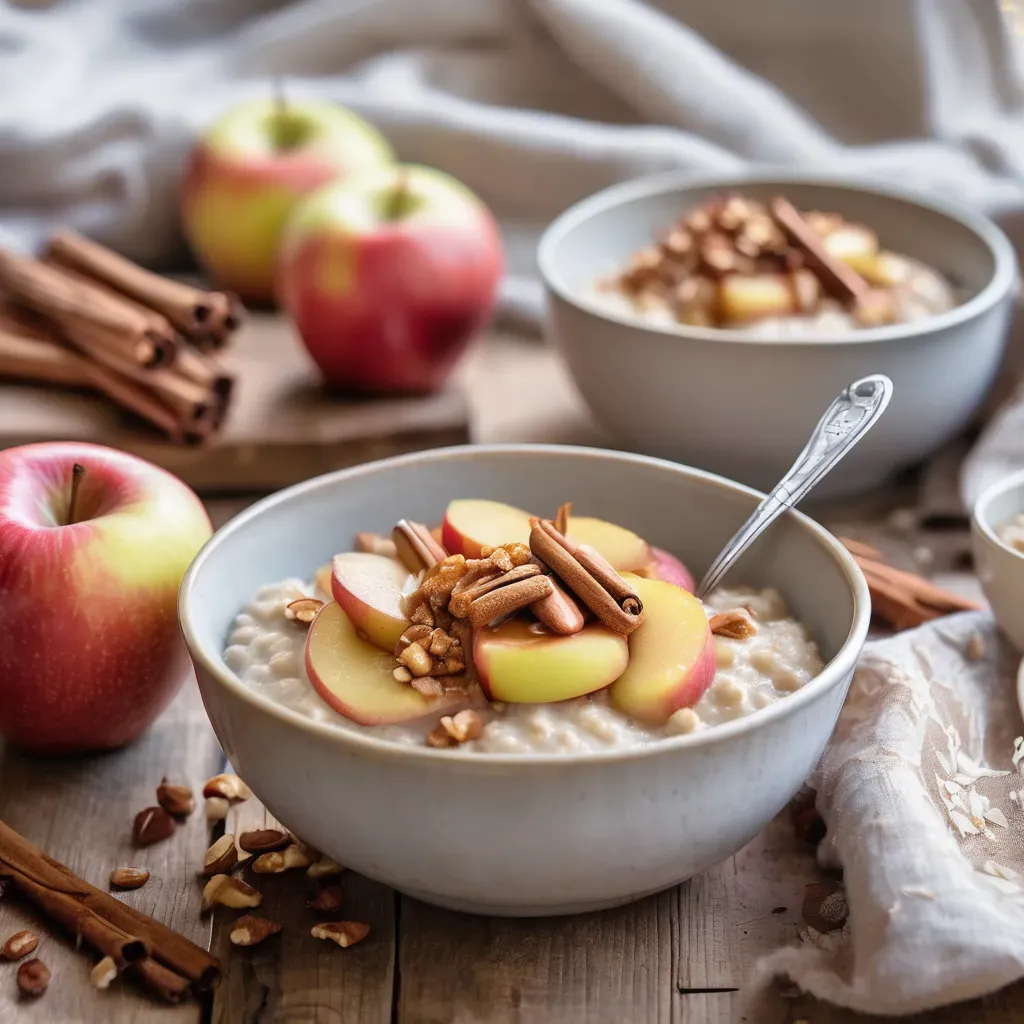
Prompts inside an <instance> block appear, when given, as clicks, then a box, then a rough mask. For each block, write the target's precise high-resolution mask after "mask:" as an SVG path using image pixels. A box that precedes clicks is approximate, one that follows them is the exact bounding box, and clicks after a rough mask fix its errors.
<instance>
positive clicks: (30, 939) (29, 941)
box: [0, 932, 39, 960]
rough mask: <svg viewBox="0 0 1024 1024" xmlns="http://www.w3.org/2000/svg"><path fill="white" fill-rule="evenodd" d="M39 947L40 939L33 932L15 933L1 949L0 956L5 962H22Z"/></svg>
mask: <svg viewBox="0 0 1024 1024" xmlns="http://www.w3.org/2000/svg"><path fill="white" fill-rule="evenodd" d="M38 945H39V937H38V936H37V935H34V934H33V933H32V932H15V933H14V934H13V935H12V936H10V938H8V940H7V941H6V942H5V943H4V944H3V947H2V948H0V956H2V957H3V958H4V959H5V960H20V959H21V958H22V957H23V956H28V955H29V953H31V952H32V951H33V950H34V949H35V948H36V946H38Z"/></svg>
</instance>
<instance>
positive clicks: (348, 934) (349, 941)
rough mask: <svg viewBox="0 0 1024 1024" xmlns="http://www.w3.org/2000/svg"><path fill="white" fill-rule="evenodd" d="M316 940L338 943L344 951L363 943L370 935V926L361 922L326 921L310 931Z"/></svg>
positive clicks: (314, 926)
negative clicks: (348, 947) (346, 948)
mask: <svg viewBox="0 0 1024 1024" xmlns="http://www.w3.org/2000/svg"><path fill="white" fill-rule="evenodd" d="M309 934H310V935H312V936H313V938H314V939H328V940H329V941H331V942H336V943H337V944H338V945H339V946H341V948H342V949H344V948H345V947H346V946H354V945H355V944H356V943H357V942H362V941H363V939H365V938H366V936H367V935H369V934H370V926H369V925H368V924H363V923H362V922H361V921H325V922H324V923H323V924H315V925H313V927H312V928H311V929H310V930H309Z"/></svg>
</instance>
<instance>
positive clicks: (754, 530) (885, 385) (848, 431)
mask: <svg viewBox="0 0 1024 1024" xmlns="http://www.w3.org/2000/svg"><path fill="white" fill-rule="evenodd" d="M892 390H893V389H892V381H891V380H889V378H888V377H885V376H883V375H882V374H875V375H874V376H871V377H864V378H862V379H861V380H857V381H854V382H853V383H852V384H851V385H850V386H849V387H848V388H846V389H845V390H844V391H843V392H842V394H840V395H839V397H838V398H836V400H835V401H834V402H833V403H832V404H831V405H830V406H829V407H828V410H827V411H826V412H825V415H824V416H822V417H821V419H820V420H819V421H818V425H817V426H816V427H815V428H814V433H813V434H811V437H810V440H809V441H808V442H807V445H806V446H805V448H804V450H803V451H802V452H801V453H800V455H799V456H798V457H797V460H796V462H794V463H793V465H792V467H791V468H790V470H789V472H788V473H787V474H786V475H785V476H784V477H783V478H782V479H781V480H780V481H779V482H778V483H777V484H776V485H775V489H774V490H773V491H772V492H771V494H769V495H768V497H767V498H765V499H764V501H762V502H761V504H760V505H758V506H757V508H756V509H755V510H754V513H753V515H751V517H750V518H749V519H748V520H747V521H746V522H745V523H744V524H743V525H742V526H741V527H740V528H739V530H737V531H736V534H735V535H734V536H733V538H732V539H731V540H730V541H729V543H728V544H726V546H725V547H724V548H723V549H722V552H721V554H720V555H719V556H718V557H717V558H716V559H715V561H714V562H713V563H712V565H711V568H710V569H708V571H707V573H705V575H704V579H702V580H701V581H700V586H698V587H697V590H696V596H697V597H698V598H703V597H704V596H705V595H706V594H707V593H708V592H709V591H711V590H714V588H715V587H716V586H718V584H719V582H720V581H721V579H722V577H723V576H724V575H725V574H726V573H727V572H728V571H729V569H730V568H731V567H732V564H733V562H735V561H736V559H737V558H739V557H740V555H742V554H743V552H744V551H746V550H747V548H749V547H750V545H751V544H753V543H754V541H755V540H757V538H758V537H760V536H761V534H762V533H764V531H765V530H767V529H768V527H769V526H771V524H772V523H773V522H775V520H776V519H777V518H778V517H779V516H780V515H782V513H783V512H784V511H785V510H786V509H787V508H789V507H790V506H792V505H795V504H796V503H797V502H798V501H800V500H801V499H802V498H803V497H804V496H805V495H806V494H807V492H808V491H810V490H811V488H812V487H814V486H815V485H816V484H817V483H818V482H819V481H820V480H821V479H822V478H823V477H824V476H825V475H826V474H827V473H828V472H829V471H830V470H831V469H832V468H833V467H834V466H835V464H836V463H837V462H838V461H839V460H840V459H841V458H842V457H843V456H844V455H845V454H846V453H847V452H848V451H849V450H850V449H851V448H852V447H853V446H854V445H855V444H856V443H857V442H858V441H859V440H860V439H861V438H862V437H863V436H864V435H865V434H866V433H867V432H868V431H869V430H870V429H871V428H872V427H873V426H874V425H875V423H876V421H877V420H878V418H879V417H880V416H881V415H882V413H883V412H885V408H886V406H887V405H888V404H889V399H891V398H892Z"/></svg>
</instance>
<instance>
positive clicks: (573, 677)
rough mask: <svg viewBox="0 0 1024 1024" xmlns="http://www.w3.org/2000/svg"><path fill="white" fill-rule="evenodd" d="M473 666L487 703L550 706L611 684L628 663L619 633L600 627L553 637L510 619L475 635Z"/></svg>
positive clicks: (625, 646)
mask: <svg viewBox="0 0 1024 1024" xmlns="http://www.w3.org/2000/svg"><path fill="white" fill-rule="evenodd" d="M473 661H474V663H475V664H476V670H477V674H478V676H479V677H480V686H481V688H482V689H483V691H484V693H485V694H487V696H488V697H490V699H491V700H501V701H507V702H508V703H510V704H548V703H551V702H553V701H557V700H569V699H570V698H572V697H581V696H583V694H585V693H593V692H594V691H595V690H601V689H603V688H604V687H606V686H608V685H609V683H612V682H614V681H615V680H616V679H617V678H618V677H619V676H620V675H621V674H622V672H623V670H624V669H625V668H626V663H627V662H628V661H629V645H628V644H627V642H626V638H625V637H624V636H623V635H622V634H621V633H616V632H615V631H614V630H611V629H609V628H608V627H607V626H602V625H600V624H598V623H591V624H590V625H589V626H585V627H584V628H583V629H582V630H581V631H580V632H579V633H574V634H573V635H572V636H557V635H556V634H554V633H551V632H549V631H548V630H546V629H545V628H544V627H542V626H538V625H536V624H533V623H529V622H525V621H523V620H522V619H509V620H508V621H507V622H503V623H502V624H501V625H500V626H489V627H484V628H483V629H478V630H477V631H476V633H475V634H474V638H473Z"/></svg>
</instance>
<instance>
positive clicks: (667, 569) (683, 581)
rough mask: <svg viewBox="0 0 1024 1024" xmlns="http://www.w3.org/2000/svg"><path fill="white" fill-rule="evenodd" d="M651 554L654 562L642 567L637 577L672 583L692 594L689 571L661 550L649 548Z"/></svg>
mask: <svg viewBox="0 0 1024 1024" xmlns="http://www.w3.org/2000/svg"><path fill="white" fill-rule="evenodd" d="M651 552H652V554H653V555H654V561H653V562H651V563H649V564H648V565H646V566H644V568H643V569H642V570H641V571H639V572H638V573H637V575H638V576H643V577H645V578H646V579H649V580H664V581H665V582H666V583H674V584H675V585H676V586H677V587H682V588H683V590H688V591H689V592H690V593H691V594H692V593H693V588H694V582H693V576H692V575H691V573H690V570H689V569H687V568H686V566H685V565H683V563H682V562H680V561H679V559H678V558H676V556H675V555H670V554H669V553H668V552H667V551H662V549H661V548H651Z"/></svg>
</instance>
